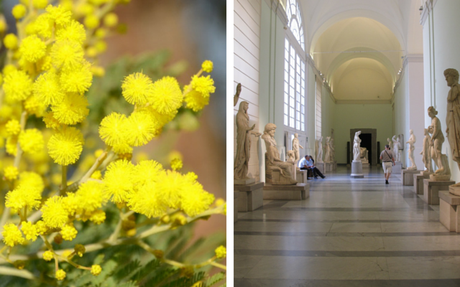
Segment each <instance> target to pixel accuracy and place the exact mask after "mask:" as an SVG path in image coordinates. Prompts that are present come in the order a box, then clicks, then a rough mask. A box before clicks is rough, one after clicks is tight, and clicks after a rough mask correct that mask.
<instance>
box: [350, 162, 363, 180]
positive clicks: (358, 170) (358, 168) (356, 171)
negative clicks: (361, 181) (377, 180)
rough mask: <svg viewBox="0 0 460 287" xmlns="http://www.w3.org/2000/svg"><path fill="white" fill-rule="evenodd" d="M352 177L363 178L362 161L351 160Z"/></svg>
mask: <svg viewBox="0 0 460 287" xmlns="http://www.w3.org/2000/svg"><path fill="white" fill-rule="evenodd" d="M351 177H353V178H363V177H364V174H363V165H362V162H361V161H352V162H351Z"/></svg>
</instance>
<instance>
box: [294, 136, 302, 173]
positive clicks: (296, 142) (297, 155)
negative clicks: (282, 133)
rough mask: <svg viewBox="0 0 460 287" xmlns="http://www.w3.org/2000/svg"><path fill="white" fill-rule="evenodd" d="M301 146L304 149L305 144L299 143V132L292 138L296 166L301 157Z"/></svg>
mask: <svg viewBox="0 0 460 287" xmlns="http://www.w3.org/2000/svg"><path fill="white" fill-rule="evenodd" d="M300 148H301V149H303V146H301V145H300V143H299V134H297V133H295V134H294V138H293V139H292V151H293V152H294V162H295V163H296V166H297V162H298V161H299V159H300V152H299V149H300Z"/></svg>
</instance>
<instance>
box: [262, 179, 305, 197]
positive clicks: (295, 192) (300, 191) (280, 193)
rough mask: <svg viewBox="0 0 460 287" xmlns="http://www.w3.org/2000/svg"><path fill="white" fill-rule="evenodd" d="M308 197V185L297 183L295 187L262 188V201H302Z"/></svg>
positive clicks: (271, 186) (274, 186) (273, 186)
mask: <svg viewBox="0 0 460 287" xmlns="http://www.w3.org/2000/svg"><path fill="white" fill-rule="evenodd" d="M309 196H310V184H309V183H298V184H296V185H271V184H267V185H265V186H264V196H263V199H275V200H276V199H277V200H302V199H307V198H308V197H309Z"/></svg>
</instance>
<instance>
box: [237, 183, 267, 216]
mask: <svg viewBox="0 0 460 287" xmlns="http://www.w3.org/2000/svg"><path fill="white" fill-rule="evenodd" d="M233 187H234V189H235V192H238V202H236V201H235V203H234V204H235V205H238V211H242V212H247V211H253V210H256V209H257V208H259V207H261V206H262V205H263V204H264V200H263V187H264V183H263V182H257V183H252V184H247V185H242V184H239V185H234V186H233Z"/></svg>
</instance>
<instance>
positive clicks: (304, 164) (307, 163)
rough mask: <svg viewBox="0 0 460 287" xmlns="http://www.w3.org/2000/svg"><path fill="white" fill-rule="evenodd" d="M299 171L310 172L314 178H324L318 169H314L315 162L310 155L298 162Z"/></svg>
mask: <svg viewBox="0 0 460 287" xmlns="http://www.w3.org/2000/svg"><path fill="white" fill-rule="evenodd" d="M300 169H301V170H311V172H312V173H313V176H314V177H315V178H318V175H319V176H320V177H321V178H325V176H324V175H323V174H322V173H321V171H319V169H317V168H316V166H315V161H314V160H313V158H312V157H311V156H310V155H306V156H305V157H304V158H303V159H302V160H301V161H300Z"/></svg>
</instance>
